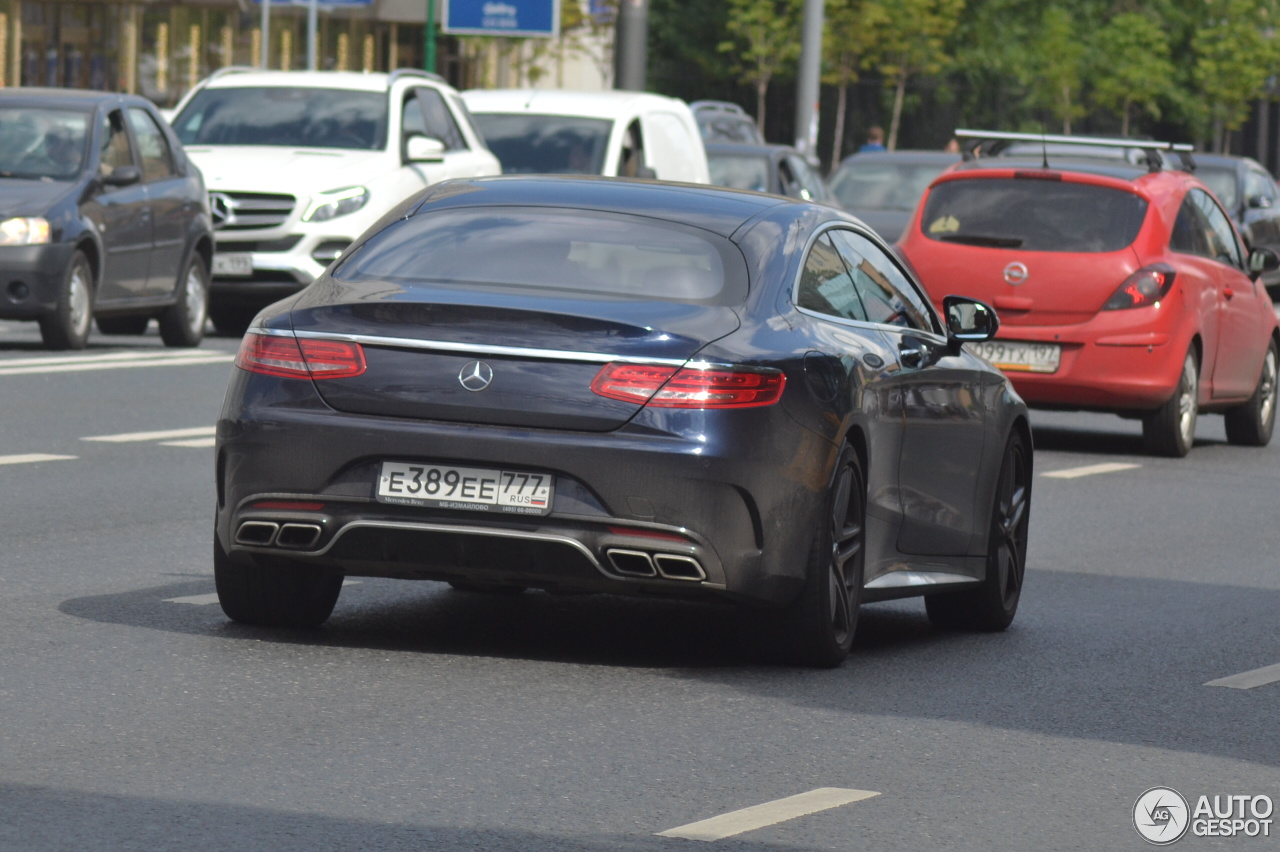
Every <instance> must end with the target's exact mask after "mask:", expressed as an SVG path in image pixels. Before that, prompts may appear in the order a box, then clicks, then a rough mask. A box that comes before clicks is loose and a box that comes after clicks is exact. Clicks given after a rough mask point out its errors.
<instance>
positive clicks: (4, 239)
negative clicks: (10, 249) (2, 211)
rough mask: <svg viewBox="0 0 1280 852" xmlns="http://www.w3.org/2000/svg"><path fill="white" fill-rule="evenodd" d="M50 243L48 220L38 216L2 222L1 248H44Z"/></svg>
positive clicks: (0, 229) (0, 230)
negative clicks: (43, 246)
mask: <svg viewBox="0 0 1280 852" xmlns="http://www.w3.org/2000/svg"><path fill="white" fill-rule="evenodd" d="M48 242H49V220H48V219H41V218H40V217H38V216H36V217H32V218H13V219H5V220H4V221H3V222H0V246H42V245H44V244H46V243H48Z"/></svg>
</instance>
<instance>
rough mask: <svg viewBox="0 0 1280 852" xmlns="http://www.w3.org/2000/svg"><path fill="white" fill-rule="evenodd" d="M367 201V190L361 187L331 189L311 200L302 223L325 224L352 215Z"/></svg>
mask: <svg viewBox="0 0 1280 852" xmlns="http://www.w3.org/2000/svg"><path fill="white" fill-rule="evenodd" d="M368 201H369V190H367V189H365V188H364V187H363V186H349V187H346V188H345V189H331V190H329V191H328V192H322V193H320V194H319V195H317V196H315V197H314V198H312V199H311V206H310V207H308V208H307V213H306V215H305V216H303V217H302V221H304V222H327V221H329V220H330V219H336V218H338V217H339V216H346V215H347V214H348V213H354V212H356V211H357V210H359V209H360V208H361V207H363V206H364V205H365V204H366V203H368Z"/></svg>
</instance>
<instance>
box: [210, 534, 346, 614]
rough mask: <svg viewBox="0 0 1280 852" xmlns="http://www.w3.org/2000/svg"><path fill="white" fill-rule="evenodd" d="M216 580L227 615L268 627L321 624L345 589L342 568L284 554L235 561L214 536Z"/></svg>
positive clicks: (219, 595) (219, 601)
mask: <svg viewBox="0 0 1280 852" xmlns="http://www.w3.org/2000/svg"><path fill="white" fill-rule="evenodd" d="M213 579H214V583H215V585H216V586H217V589H218V603H220V604H221V605H222V611H223V612H225V613H226V614H227V618H230V619H231V620H232V621H238V622H241V623H242V624H256V625H261V626H263V627H319V626H320V625H321V624H323V623H324V622H325V620H326V619H328V617H329V615H330V613H332V612H333V607H334V605H335V604H336V603H337V602H338V594H339V593H340V592H341V591H342V579H343V575H342V573H341V572H338V571H334V570H333V569H331V568H322V567H319V566H313V565H305V564H302V563H298V562H293V561H291V560H288V559H283V558H275V557H273V558H271V559H270V560H269V561H268V560H263V561H262V562H258V561H256V560H255V561H254V562H251V563H240V562H235V561H233V560H232V559H231V557H230V556H228V555H227V553H226V551H224V550H223V549H222V544H221V543H220V542H219V541H218V540H217V536H216V535H215V536H214V541H213Z"/></svg>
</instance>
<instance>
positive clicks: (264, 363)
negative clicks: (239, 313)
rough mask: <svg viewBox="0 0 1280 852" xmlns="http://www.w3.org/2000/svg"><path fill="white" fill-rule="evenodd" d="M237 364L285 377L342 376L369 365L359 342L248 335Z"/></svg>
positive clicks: (361, 369) (355, 372)
mask: <svg viewBox="0 0 1280 852" xmlns="http://www.w3.org/2000/svg"><path fill="white" fill-rule="evenodd" d="M236 366H237V367H239V368H240V369H242V370H248V371H249V372H251V373H262V374H264V375H267V376H280V377H282V378H286V379H343V378H350V377H351V376H358V375H360V374H361V373H363V372H364V371H365V366H366V365H365V361H364V349H363V348H361V346H360V344H359V343H348V342H346V341H343V340H307V339H302V340H299V339H297V338H295V337H277V336H272V335H266V334H246V335H245V336H244V340H242V341H241V342H240V351H239V352H237V353H236Z"/></svg>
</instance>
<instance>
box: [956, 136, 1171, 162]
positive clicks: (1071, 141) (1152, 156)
mask: <svg viewBox="0 0 1280 852" xmlns="http://www.w3.org/2000/svg"><path fill="white" fill-rule="evenodd" d="M953 135H954V136H955V138H956V139H973V140H976V141H978V142H980V143H981V142H1039V143H1041V144H1048V143H1053V144H1055V145H1078V146H1080V147H1082V148H1124V149H1132V150H1139V151H1146V152H1147V154H1148V157H1147V167H1148V169H1150V170H1151V171H1153V172H1157V171H1160V169H1161V168H1163V166H1164V158H1163V157H1161V156H1160V152H1161V151H1168V152H1170V153H1173V154H1177V155H1178V157H1179V159H1180V160H1182V166H1183V169H1184V170H1185V171H1188V172H1193V171H1195V169H1196V164H1195V161H1194V160H1192V158H1191V152H1193V151H1194V150H1195V146H1194V145H1190V144H1187V143H1185V142H1158V141H1156V140H1154V139H1116V138H1111V137H1105V136H1060V135H1054V134H1051V133H1015V132H1011V131H1002V130H965V129H958V130H956V131H955V133H954V134H953ZM975 147H977V146H973V147H970V148H967V149H965V151H964V158H965V159H966V160H971V159H973V157H974V148H975ZM1045 164H1046V166H1047V165H1048V154H1047V153H1046V154H1045Z"/></svg>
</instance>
